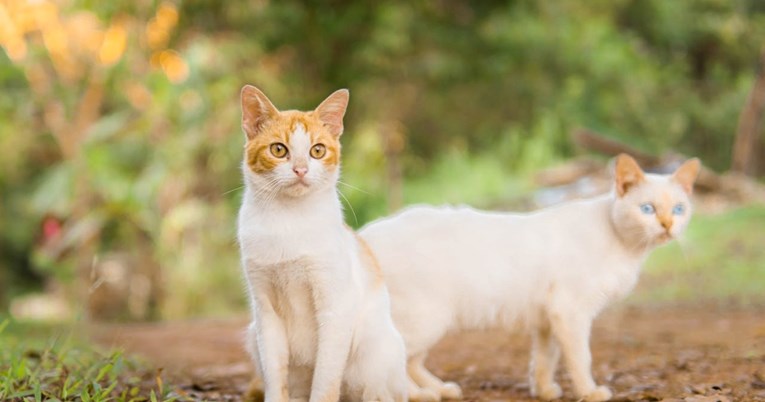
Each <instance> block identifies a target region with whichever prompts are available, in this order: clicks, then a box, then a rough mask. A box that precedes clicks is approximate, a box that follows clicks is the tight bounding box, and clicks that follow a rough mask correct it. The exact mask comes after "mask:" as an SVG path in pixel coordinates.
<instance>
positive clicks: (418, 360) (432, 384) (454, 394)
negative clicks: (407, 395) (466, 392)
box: [407, 352, 462, 399]
mask: <svg viewBox="0 0 765 402" xmlns="http://www.w3.org/2000/svg"><path fill="white" fill-rule="evenodd" d="M425 357H427V354H426V353H424V352H423V353H420V354H417V355H414V356H412V357H410V358H409V361H408V362H407V372H408V374H409V377H410V378H411V379H412V380H414V382H415V383H416V384H417V385H419V386H420V388H423V389H427V390H431V391H434V392H436V393H438V395H440V396H441V398H442V399H462V388H460V386H459V385H458V384H457V383H456V382H444V381H441V379H440V378H438V377H436V376H435V375H433V373H431V372H430V371H428V369H427V368H425Z"/></svg>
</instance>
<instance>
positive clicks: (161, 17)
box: [157, 3, 178, 30]
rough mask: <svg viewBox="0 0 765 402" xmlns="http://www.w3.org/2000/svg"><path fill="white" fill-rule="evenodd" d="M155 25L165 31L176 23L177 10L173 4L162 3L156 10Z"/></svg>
mask: <svg viewBox="0 0 765 402" xmlns="http://www.w3.org/2000/svg"><path fill="white" fill-rule="evenodd" d="M157 23H158V24H159V25H160V26H161V27H162V28H164V29H165V30H170V29H172V28H173V27H174V26H175V24H177V23H178V10H177V9H176V8H175V5H174V4H170V3H162V5H161V6H159V9H157Z"/></svg>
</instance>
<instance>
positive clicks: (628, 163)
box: [614, 154, 645, 197]
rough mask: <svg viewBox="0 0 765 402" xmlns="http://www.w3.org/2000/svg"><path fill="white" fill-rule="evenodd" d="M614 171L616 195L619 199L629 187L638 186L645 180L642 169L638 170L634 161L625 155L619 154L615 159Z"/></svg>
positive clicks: (638, 167)
mask: <svg viewBox="0 0 765 402" xmlns="http://www.w3.org/2000/svg"><path fill="white" fill-rule="evenodd" d="M614 170H615V172H614V176H615V177H616V193H617V194H618V195H619V197H621V196H623V195H624V194H626V193H627V191H628V190H629V189H630V187H633V186H634V185H636V184H639V183H640V182H642V181H643V180H644V179H645V175H644V174H643V169H640V166H639V165H638V164H637V162H636V161H635V159H633V158H632V157H631V156H629V155H627V154H619V156H617V157H616V168H615V169H614Z"/></svg>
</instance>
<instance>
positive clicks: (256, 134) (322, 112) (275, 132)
mask: <svg viewBox="0 0 765 402" xmlns="http://www.w3.org/2000/svg"><path fill="white" fill-rule="evenodd" d="M347 100H348V91H347V90H340V91H337V92H335V93H334V94H332V95H330V97H328V98H327V99H326V100H325V101H324V102H322V104H321V105H319V107H318V108H317V109H316V110H314V111H310V112H302V111H297V110H288V111H283V112H282V111H279V110H277V109H276V108H275V107H274V108H273V111H270V109H269V107H268V105H270V106H271V107H273V105H272V104H271V102H270V101H269V100H268V98H266V97H265V95H263V93H262V92H260V91H259V90H257V89H256V88H255V87H251V86H246V87H245V88H244V89H243V90H242V108H243V118H242V126H243V127H244V130H245V133H247V144H246V150H245V158H246V160H247V165H248V166H249V167H250V169H251V170H252V171H253V172H255V173H258V174H263V173H266V172H270V171H272V170H273V169H274V168H276V167H277V166H279V165H280V164H282V163H286V162H288V161H289V160H290V158H291V152H292V150H290V149H289V144H290V136H291V135H292V134H293V133H294V132H295V131H296V130H297V129H298V125H302V127H303V129H304V130H305V132H306V133H307V134H308V136H309V137H310V139H311V145H312V146H313V145H316V144H323V145H324V146H325V147H326V153H325V154H324V155H323V156H322V157H321V158H320V159H318V160H319V161H320V162H321V163H322V164H324V166H325V167H326V168H327V170H333V169H336V168H337V166H338V165H339V163H340V140H339V135H340V133H342V117H343V114H344V112H345V106H347ZM263 105H266V106H263ZM264 109H265V110H266V111H265V112H262V110H264ZM341 111H342V113H341ZM261 112H262V113H261ZM338 121H339V124H340V126H339V128H338ZM253 122H257V123H253ZM328 122H329V123H328ZM338 130H339V132H338ZM274 143H282V144H284V145H286V146H287V148H288V151H289V153H288V154H287V156H286V157H283V158H278V157H276V156H274V155H273V154H272V153H271V150H270V147H271V145H272V144H274ZM307 157H309V156H308V155H307Z"/></svg>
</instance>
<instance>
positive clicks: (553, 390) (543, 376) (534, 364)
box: [529, 323, 563, 401]
mask: <svg viewBox="0 0 765 402" xmlns="http://www.w3.org/2000/svg"><path fill="white" fill-rule="evenodd" d="M559 358H560V348H559V347H558V343H557V342H556V341H555V338H554V337H553V335H552V332H551V330H550V326H549V325H548V324H547V323H545V324H544V325H543V326H541V327H539V328H536V329H534V330H532V334H531V362H530V364H529V384H531V396H533V397H537V398H540V399H543V400H546V401H549V400H551V399H558V398H560V397H561V395H563V391H562V390H561V388H560V385H558V384H557V383H556V382H555V369H556V367H557V366H558V360H559Z"/></svg>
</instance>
